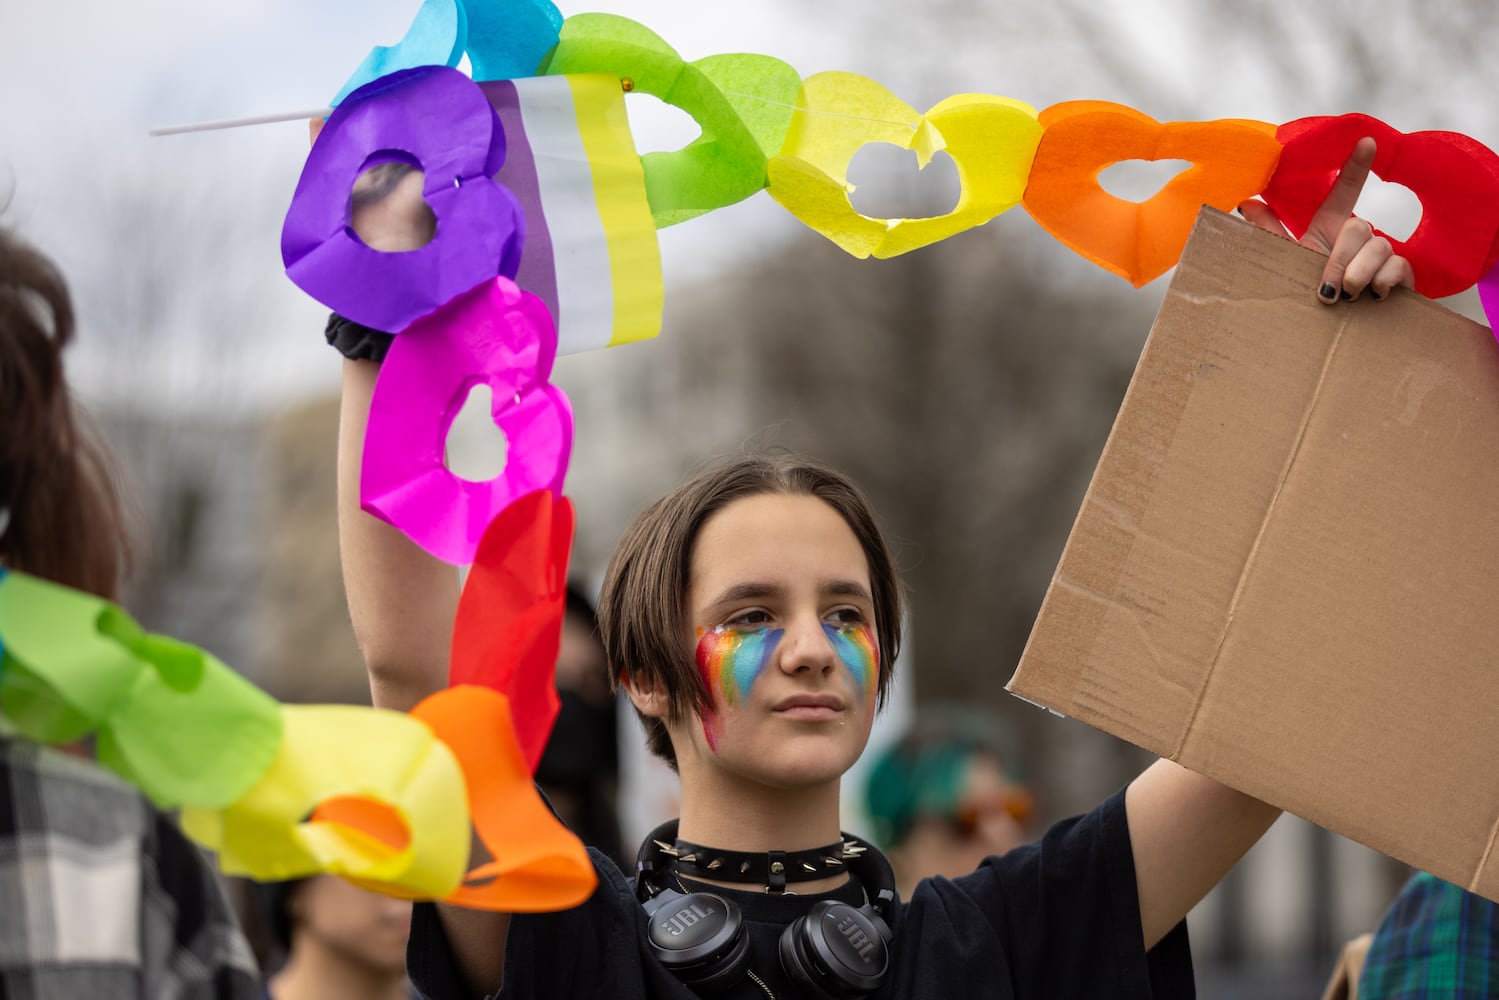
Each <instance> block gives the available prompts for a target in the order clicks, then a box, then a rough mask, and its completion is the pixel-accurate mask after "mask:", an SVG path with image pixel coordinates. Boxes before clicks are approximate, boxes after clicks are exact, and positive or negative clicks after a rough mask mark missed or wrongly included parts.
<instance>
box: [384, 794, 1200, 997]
mask: <svg viewBox="0 0 1499 1000" xmlns="http://www.w3.org/2000/svg"><path fill="white" fill-rule="evenodd" d="M593 859H594V864H595V866H596V867H597V868H598V872H599V885H598V889H597V890H595V892H594V894H593V896H592V897H591V898H590V899H589V900H588V901H587V902H586V903H584V904H583V905H581V906H578V907H576V908H574V909H571V910H565V911H563V912H561V913H546V914H517V915H516V916H514V917H512V918H511V922H510V934H509V938H508V940H507V942H506V947H505V985H504V988H503V989H502V990H501V992H500V994H499V996H500V997H501V998H503V1000H562V998H585V997H597V998H601V1000H602V998H609V1000H695V997H696V995H695V994H694V993H693V992H692V991H691V990H689V989H688V988H687V987H686V986H684V985H682V984H681V983H680V982H678V981H677V980H676V979H675V978H674V977H673V976H672V974H671V973H670V972H668V971H667V970H666V969H665V968H664V967H662V966H661V965H660V963H658V962H657V961H656V960H655V959H654V958H652V957H651V955H650V951H649V949H648V947H647V943H646V933H647V922H646V918H645V911H644V910H643V909H642V907H641V906H640V904H639V903H638V902H636V898H635V893H634V889H633V887H632V886H631V884H630V882H629V880H627V879H626V878H625V877H624V875H622V874H621V873H620V871H619V869H618V868H617V867H615V865H614V864H613V863H611V862H610V861H609V860H608V859H606V858H604V857H603V855H600V854H598V853H597V852H594V853H593ZM689 888H691V886H689ZM714 891H715V892H718V893H719V894H720V895H723V896H725V897H727V898H730V899H732V900H733V901H734V902H736V903H738V904H739V905H740V907H741V909H742V910H743V912H744V917H745V921H746V924H747V925H748V927H749V932H750V948H751V956H752V957H751V960H750V970H751V971H752V972H754V973H755V974H756V976H758V977H759V978H761V979H763V980H764V981H765V983H766V985H767V986H768V987H769V992H770V994H772V995H773V996H774V997H775V1000H794V998H799V997H806V996H809V995H810V994H809V993H808V992H807V991H806V990H805V989H803V988H800V987H797V986H795V985H794V984H793V983H792V982H791V980H790V979H789V978H788V977H787V976H786V975H785V973H784V972H783V971H782V970H781V967H780V963H779V960H778V959H777V953H776V942H777V940H778V939H779V937H780V934H781V930H782V928H784V927H785V925H786V924H788V923H790V922H791V921H792V920H794V919H795V918H796V917H798V916H800V915H801V914H802V913H804V912H806V910H807V909H808V908H810V907H811V905H812V903H813V902H815V901H816V900H818V899H826V898H834V899H841V900H843V901H845V902H851V903H854V904H855V905H857V904H859V903H862V902H863V891H862V890H861V889H860V888H859V887H858V886H857V885H856V884H854V883H853V882H852V881H850V882H849V883H848V884H846V885H845V886H843V887H841V888H839V889H837V890H835V891H834V892H832V893H829V894H825V895H821V896H800V895H789V894H788V895H781V896H770V895H766V894H764V893H752V892H735V891H730V890H722V889H715V890H714ZM891 929H892V930H893V931H894V935H895V937H894V941H893V942H892V945H891V971H890V974H889V975H888V977H887V978H886V981H885V983H884V985H883V986H882V987H881V988H880V990H879V991H878V992H877V993H875V994H873V996H874V997H875V998H878V1000H956V998H967V997H986V998H994V1000H1012V998H1013V1000H1029V998H1037V1000H1040V998H1045V1000H1068V998H1078V1000H1084V998H1087V1000H1092V998H1096V997H1110V998H1116V997H1117V998H1138V1000H1191V998H1192V997H1194V996H1195V995H1196V989H1195V986H1194V985H1193V980H1192V958H1191V951H1190V948H1189V946H1188V943H1187V927H1186V923H1185V922H1182V923H1181V924H1178V925H1177V927H1176V928H1175V929H1174V930H1172V932H1171V933H1170V934H1169V935H1167V937H1166V938H1165V939H1164V940H1163V941H1161V943H1160V944H1158V945H1156V947H1155V948H1153V949H1152V950H1151V951H1150V952H1149V953H1146V952H1145V950H1144V947H1143V938H1142V933H1141V930H1140V905H1139V899H1138V896H1137V893H1136V888H1135V866H1134V856H1133V854H1132V853H1131V850H1130V842H1129V828H1128V826H1127V824H1126V822H1125V814H1124V793H1123V792H1122V791H1121V792H1119V793H1117V794H1115V795H1114V796H1112V797H1111V798H1110V799H1109V800H1108V801H1106V802H1105V803H1104V804H1103V805H1101V806H1099V807H1098V808H1097V809H1095V810H1094V811H1093V812H1091V813H1088V814H1086V815H1084V816H1081V817H1077V818H1074V819H1070V820H1065V821H1063V822H1061V823H1058V824H1057V825H1056V826H1054V827H1052V828H1051V830H1049V831H1048V832H1047V834H1046V836H1045V837H1043V838H1042V839H1041V840H1040V841H1038V842H1037V843H1035V844H1030V845H1027V846H1025V847H1020V848H1017V849H1015V850H1013V851H1011V852H1009V853H1008V854H1005V855H1003V856H1000V857H993V858H989V859H988V860H986V861H985V862H984V863H983V864H982V865H980V866H979V868H978V870H977V871H975V872H973V873H972V874H969V875H964V876H962V877H961V878H956V879H951V880H949V879H941V878H934V879H926V880H924V881H922V882H921V883H920V884H919V885H918V886H917V888H916V891H915V892H914V893H913V894H912V896H911V899H910V900H908V901H905V902H903V903H901V904H899V905H898V906H897V907H896V912H895V914H894V916H893V919H892V920H891ZM407 962H408V965H409V967H410V972H411V977H412V980H413V982H415V984H416V986H417V988H418V989H419V990H420V991H421V992H422V994H423V995H424V996H426V997H429V998H431V1000H449V998H459V997H463V996H465V993H464V992H463V990H462V989H461V987H460V985H459V983H460V980H459V979H458V976H457V970H456V968H455V967H454V964H453V961H452V957H451V955H450V953H449V951H448V946H447V941H446V939H445V938H444V937H443V932H442V926H441V924H440V923H439V921H438V919H437V915H436V910H435V908H434V907H433V906H431V905H430V904H424V905H418V906H417V908H416V913H415V916H414V919H413V922H412V928H411V941H410V946H409V948H408V951H407ZM715 995H716V996H718V997H721V998H723V1000H757V998H758V1000H764V998H766V997H767V992H766V990H764V989H762V988H761V987H760V986H759V985H757V984H756V983H755V982H754V981H753V980H750V979H749V978H748V977H746V979H745V980H744V981H743V982H742V983H740V984H738V985H737V986H736V987H735V988H733V989H731V990H729V991H727V992H724V993H718V994H715Z"/></svg>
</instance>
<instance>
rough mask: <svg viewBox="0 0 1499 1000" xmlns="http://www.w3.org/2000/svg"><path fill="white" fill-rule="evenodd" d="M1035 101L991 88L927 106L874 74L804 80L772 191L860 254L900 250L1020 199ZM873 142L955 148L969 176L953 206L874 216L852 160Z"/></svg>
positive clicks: (1031, 149) (770, 169)
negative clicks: (858, 197)
mask: <svg viewBox="0 0 1499 1000" xmlns="http://www.w3.org/2000/svg"><path fill="white" fill-rule="evenodd" d="M1041 133H1042V128H1041V123H1040V122H1039V121H1038V120H1037V116H1036V112H1035V109H1033V108H1032V107H1031V106H1030V105H1028V104H1025V103H1024V102H1021V101H1016V100H1011V99H1010V98H1006V97H994V96H990V95H987V94H959V95H957V96H955V97H949V98H948V99H947V100H945V101H942V102H941V103H940V104H938V105H936V106H935V107H933V108H932V109H931V110H930V111H928V112H927V113H926V114H925V115H922V114H921V113H920V112H918V111H916V109H914V108H912V107H911V106H910V105H908V104H906V103H905V102H904V101H902V100H900V99H899V98H898V97H896V96H895V95H894V94H892V93H890V91H888V90H886V89H885V88H884V87H882V86H881V85H880V84H878V83H875V82H874V81H873V80H870V79H869V78H868V77H863V76H859V75H857V74H853V73H819V74H817V75H815V76H811V77H808V78H807V79H806V80H805V81H803V83H802V93H801V99H800V102H799V107H798V110H797V112H796V114H795V115H794V116H793V118H792V123H791V128H790V129H789V131H788V132H787V135H786V142H785V145H784V146H783V147H782V149H781V152H780V154H779V155H778V156H775V157H772V158H771V160H770V162H769V163H768V164H767V166H766V174H767V177H768V179H769V190H770V194H771V197H773V198H775V200H776V201H778V202H780V204H781V205H782V206H783V207H785V208H786V210H787V211H789V212H790V213H791V214H792V215H794V216H796V217H797V218H798V219H800V220H801V221H802V222H803V223H805V224H806V225H807V226H809V227H810V228H811V229H813V230H815V231H816V232H819V233H821V234H822V235H824V236H826V237H827V238H828V239H830V240H832V241H833V242H834V243H836V244H838V246H840V247H842V248H843V249H844V250H846V251H848V252H849V253H851V254H853V255H854V256H855V257H860V258H864V257H869V256H871V255H873V256H875V257H881V258H884V257H894V256H897V255H899V254H903V253H906V252H908V251H911V250H915V249H917V248H919V247H924V246H928V245H930V244H932V243H936V242H939V241H941V240H944V239H946V238H947V237H949V236H952V235H955V234H956V233H960V232H962V231H964V230H966V229H971V228H973V227H975V226H981V225H983V224H984V223H986V222H988V221H989V220H990V219H993V218H994V217H996V216H998V215H1000V214H1002V213H1003V212H1005V211H1007V210H1009V209H1010V208H1013V207H1014V206H1015V205H1017V204H1019V202H1020V199H1021V197H1022V196H1023V195H1024V193H1025V186H1026V182H1027V180H1028V178H1029V176H1030V168H1031V161H1032V159H1033V158H1034V157H1035V153H1036V147H1037V144H1038V143H1039V142H1040V141H1041ZM871 142H885V143H889V144H891V145H895V146H899V147H901V148H902V149H909V150H911V151H912V152H914V153H915V154H916V159H917V165H918V166H919V167H925V166H926V165H927V164H928V163H929V162H930V161H931V158H932V156H934V155H935V154H936V153H937V152H939V151H946V152H947V154H948V155H949V156H951V157H952V159H953V162H954V164H955V166H956V167H957V170H958V177H959V181H960V183H961V185H962V188H961V192H960V194H959V197H958V204H957V206H956V207H955V208H954V209H953V211H952V212H950V213H948V214H946V215H941V216H935V217H932V218H926V219H876V218H871V217H869V216H866V215H862V214H860V213H859V212H857V211H855V209H854V207H853V203H852V202H851V201H850V200H849V197H848V196H849V193H850V192H852V191H853V190H854V187H853V185H851V184H850V183H849V182H848V167H849V163H850V162H851V161H852V160H853V157H854V154H855V153H857V152H858V151H859V149H860V148H862V147H863V146H865V145H867V144H868V143H871Z"/></svg>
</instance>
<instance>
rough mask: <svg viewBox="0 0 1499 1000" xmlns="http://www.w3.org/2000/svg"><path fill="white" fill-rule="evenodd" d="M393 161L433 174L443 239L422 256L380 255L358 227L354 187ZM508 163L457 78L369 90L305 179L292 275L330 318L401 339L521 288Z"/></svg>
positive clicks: (294, 218) (426, 73) (412, 78)
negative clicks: (448, 312) (444, 315)
mask: <svg viewBox="0 0 1499 1000" xmlns="http://www.w3.org/2000/svg"><path fill="white" fill-rule="evenodd" d="M391 161H404V162H407V163H411V164H412V165H414V166H416V167H419V168H420V169H421V170H422V171H423V173H424V175H425V177H424V180H423V183H422V195H423V197H424V198H425V199H426V201H427V205H428V206H429V207H430V208H431V209H432V213H433V215H435V216H436V217H437V233H436V235H435V236H434V237H433V238H432V240H431V241H430V242H429V243H428V244H427V245H426V246H424V247H422V248H420V249H417V250H406V251H400V252H381V251H379V250H373V249H371V248H370V247H368V246H366V245H365V244H364V243H363V242H362V241H361V240H360V239H359V237H358V235H356V234H355V232H354V231H353V229H352V228H350V225H349V195H350V192H351V190H352V189H353V186H354V182H355V181H356V180H357V179H358V178H359V176H360V174H362V173H363V172H364V171H365V170H367V169H368V168H370V167H372V166H374V165H376V164H379V163H386V162H391ZM504 162H505V132H504V129H503V128H502V127H501V126H500V119H499V116H498V115H497V114H496V113H495V110H494V108H493V107H491V106H490V103H489V100H488V98H486V97H485V96H484V92H483V91H482V90H480V89H479V86H478V84H476V83H474V82H473V81H472V80H470V79H469V78H468V77H467V76H465V75H464V74H462V73H460V72H459V71H457V70H454V69H448V68H447V67H445V66H422V67H418V68H416V69H408V70H402V71H401V72H399V73H392V74H390V75H389V76H386V77H382V78H381V79H379V80H376V81H374V82H373V83H369V84H366V85H365V86H363V87H360V88H359V89H358V90H356V91H354V93H352V94H350V95H349V97H348V98H347V99H346V100H345V101H344V102H343V103H342V104H340V105H339V106H338V107H337V108H336V109H335V110H334V112H333V114H332V116H331V117H329V119H328V123H327V125H325V126H324V127H323V130H322V133H321V134H319V136H318V139H317V142H316V143H315V144H314V145H313V147H312V152H311V153H310V154H309V155H308V157H307V163H306V165H305V166H304V167H303V168H302V176H301V179H300V180H299V181H298V182H297V190H296V193H295V194H294V195H293V196H292V202H291V207H290V208H289V209H288V210H287V213H286V222H285V224H284V225H283V226H282V230H281V257H282V260H283V262H284V263H285V264H286V273H287V275H288V276H290V277H291V279H292V281H294V282H296V284H297V285H298V287H300V288H301V289H302V290H303V291H305V292H307V294H309V295H311V296H312V297H313V298H315V299H317V300H318V301H319V302H321V303H323V304H324V305H325V306H327V307H328V308H330V309H333V310H334V311H336V312H338V313H341V314H342V315H344V316H347V317H348V318H349V319H352V320H355V321H356V322H359V323H363V324H364V325H365V326H370V327H374V328H375V329H377V330H386V331H390V332H392V333H396V332H400V331H401V330H404V329H405V328H406V327H407V326H408V325H409V324H410V323H411V322H412V321H413V320H415V319H416V318H417V317H418V316H424V315H426V314H427V313H429V312H431V311H432V310H434V309H436V308H437V307H438V306H441V305H442V304H443V303H445V302H447V301H448V300H449V299H451V298H453V296H455V295H458V294H460V293H462V292H465V291H467V290H468V289H470V288H473V287H474V286H475V285H477V284H479V283H480V282H482V281H485V280H486V279H488V278H493V277H494V276H495V275H504V276H505V277H511V278H513V277H514V276H515V272H516V269H517V268H518V267H519V266H520V254H521V245H522V243H523V242H524V240H525V214H524V212H523V211H522V210H521V207H520V204H519V202H517V201H516V199H515V196H514V195H513V194H512V193H511V192H510V191H509V190H508V189H507V188H505V187H504V186H502V185H500V184H499V183H497V182H496V181H495V180H494V174H495V173H496V172H497V171H498V170H499V169H500V167H501V165H503V164H504Z"/></svg>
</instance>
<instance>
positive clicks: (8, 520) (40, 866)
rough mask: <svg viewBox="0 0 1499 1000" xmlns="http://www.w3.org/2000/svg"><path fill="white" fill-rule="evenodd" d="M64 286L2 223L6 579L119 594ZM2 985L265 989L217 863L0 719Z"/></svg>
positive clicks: (82, 763)
mask: <svg viewBox="0 0 1499 1000" xmlns="http://www.w3.org/2000/svg"><path fill="white" fill-rule="evenodd" d="M72 337H73V306H72V300H71V297H70V296H69V294H68V290H67V285H66V283H65V282H64V281H63V278H62V275H61V274H60V273H59V272H58V271H57V269H56V268H55V267H54V266H53V265H52V263H51V262H50V261H48V260H47V259H46V258H45V257H43V256H42V255H41V254H40V253H38V252H37V251H36V250H34V249H33V248H32V247H30V246H28V245H27V244H25V243H24V242H22V241H21V240H20V239H18V238H17V237H16V236H15V235H14V234H13V233H11V232H10V231H9V230H7V229H5V228H3V227H0V576H3V575H4V573H5V572H6V571H7V570H15V571H17V572H22V573H28V574H31V575H33V576H37V577H40V578H43V579H46V580H50V581H52V582H53V583H57V584H62V585H63V586H67V587H72V588H75V589H78V590H83V591H87V592H88V593H90V594H94V595H97V596H99V597H103V598H105V599H107V600H110V601H113V600H116V599H117V595H118V588H119V585H120V579H121V577H122V575H123V572H124V568H125V564H126V562H127V558H126V556H127V551H126V550H127V546H126V544H125V541H126V532H125V530H124V523H123V522H124V518H123V514H122V511H121V504H120V499H119V496H118V494H117V493H116V490H115V484H114V479H113V474H112V470H111V462H110V459H109V455H108V454H107V452H106V451H105V449H104V447H103V446H102V444H101V443H100V442H99V441H98V439H97V438H96V436H95V434H94V432H93V430H92V429H91V428H90V426H89V425H88V424H87V423H86V421H84V419H83V417H82V414H81V413H79V412H78V411H77V410H76V409H75V407H74V405H73V401H72V398H71V396H70V394H69V392H68V387H67V382H66V380H65V379H64V377H63V359H62V352H63V348H65V347H66V346H67V345H68V343H69V342H70V341H71V340H72ZM0 885H3V886H5V891H4V894H3V898H4V905H3V906H0V996H6V997H9V996H15V997H22V996H24V997H142V998H144V997H177V998H182V1000H188V998H209V997H244V998H252V997H259V996H260V986H259V977H258V975H257V973H256V970H255V960H254V957H253V955H252V954H251V952H250V947H249V945H248V944H247V943H246V942H245V940H244V937H243V936H242V935H241V934H240V931H239V927H238V926H237V924H236V923H235V921H234V918H233V914H232V911H231V910H230V908H229V905H228V902H227V899H226V898H225V895H224V893H223V890H222V888H221V886H220V885H219V883H218V881H217V879H216V877H215V876H214V873H213V871H212V870H211V869H210V868H209V867H208V866H207V864H206V863H205V862H204V859H203V857H202V855H200V854H199V853H198V850H197V848H195V847H193V846H192V845H191V844H189V843H188V842H187V840H186V839H185V838H184V837H183V836H182V834H181V832H180V831H178V829H177V826H176V824H175V823H173V822H172V820H171V819H169V818H168V817H166V816H164V815H162V814H161V813H160V812H158V811H157V810H156V809H154V808H152V807H151V805H150V803H148V802H147V801H146V800H145V798H144V797H143V796H142V795H141V794H140V793H139V792H137V791H136V790H135V789H134V788H132V787H130V786H129V785H127V784H125V783H124V782H123V781H121V780H120V779H118V778H116V777H115V776H114V775H113V774H110V773H108V772H106V771H105V770H103V769H102V768H100V767H98V766H96V765H95V764H94V763H92V762H91V761H88V760H84V759H81V758H80V757H79V756H74V755H70V754H64V753H60V752H58V751H54V750H50V749H48V748H46V747H42V746H39V745H37V744H36V743H33V742H31V741H29V740H26V739H22V738H19V737H17V736H15V735H14V734H13V733H11V732H10V731H8V730H7V729H6V728H5V727H4V724H3V723H0Z"/></svg>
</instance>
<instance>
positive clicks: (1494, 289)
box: [1478, 265, 1499, 337]
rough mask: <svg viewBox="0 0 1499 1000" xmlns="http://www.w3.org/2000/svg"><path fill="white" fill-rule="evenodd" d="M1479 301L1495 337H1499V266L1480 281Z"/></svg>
mask: <svg viewBox="0 0 1499 1000" xmlns="http://www.w3.org/2000/svg"><path fill="white" fill-rule="evenodd" d="M1478 301H1479V302H1481V303H1483V315H1484V317H1485V318H1486V319H1488V321H1489V327H1490V329H1492V330H1493V332H1494V336H1495V337H1499V265H1495V266H1494V267H1491V268H1489V272H1488V273H1487V274H1485V275H1484V276H1483V277H1482V278H1479V279H1478Z"/></svg>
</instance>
